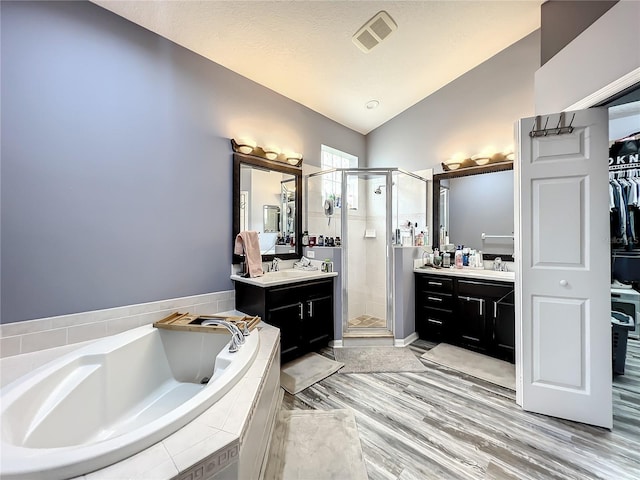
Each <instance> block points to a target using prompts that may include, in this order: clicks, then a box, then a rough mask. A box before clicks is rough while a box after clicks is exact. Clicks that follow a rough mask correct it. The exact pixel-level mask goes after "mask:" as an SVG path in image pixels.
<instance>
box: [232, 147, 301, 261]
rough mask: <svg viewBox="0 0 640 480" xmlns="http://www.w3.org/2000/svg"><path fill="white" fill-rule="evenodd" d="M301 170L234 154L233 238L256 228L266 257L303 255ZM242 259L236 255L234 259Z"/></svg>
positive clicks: (269, 258)
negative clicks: (300, 213) (301, 244)
mask: <svg viewBox="0 0 640 480" xmlns="http://www.w3.org/2000/svg"><path fill="white" fill-rule="evenodd" d="M301 192H302V170H301V169H300V168H296V167H290V166H288V165H285V164H282V163H280V162H272V161H270V160H267V159H263V158H259V157H255V156H252V155H243V154H241V153H234V154H233V239H232V244H231V245H232V246H231V248H232V249H233V245H234V244H235V239H236V235H237V234H238V233H239V232H240V231H241V230H255V231H257V232H258V237H259V239H260V253H261V254H262V260H263V261H265V262H266V261H270V260H272V259H273V257H278V258H282V259H295V258H300V256H301V255H302V250H301V246H300V240H301V228H302V218H301V217H300V215H299V214H298V212H301V211H302V209H301V206H302V199H301ZM240 261H242V257H241V256H240V255H235V254H234V255H233V262H234V263H238V262H240Z"/></svg>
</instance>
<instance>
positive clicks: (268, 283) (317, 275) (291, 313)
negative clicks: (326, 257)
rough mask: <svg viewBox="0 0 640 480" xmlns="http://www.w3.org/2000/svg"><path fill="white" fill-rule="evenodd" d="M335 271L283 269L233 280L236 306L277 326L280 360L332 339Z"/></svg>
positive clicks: (326, 343)
mask: <svg viewBox="0 0 640 480" xmlns="http://www.w3.org/2000/svg"><path fill="white" fill-rule="evenodd" d="M336 275H337V273H335V272H296V271H294V270H283V271H280V272H272V273H267V274H265V275H264V276H263V277H257V278H243V277H239V276H238V275H232V276H231V279H232V280H234V282H235V291H236V309H237V310H239V311H241V312H244V313H247V314H248V315H259V316H260V317H262V320H263V321H264V322H266V323H268V324H270V325H273V326H275V327H278V328H279V329H280V346H281V357H280V358H281V362H282V363H283V364H284V363H286V362H289V361H291V360H293V359H295V358H298V357H300V356H302V355H304V354H306V353H309V352H313V351H316V350H318V349H320V348H322V347H325V346H327V345H328V344H329V342H330V341H331V340H333V334H334V332H333V277H334V276H336Z"/></svg>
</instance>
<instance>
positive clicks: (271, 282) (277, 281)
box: [229, 268, 338, 288]
mask: <svg viewBox="0 0 640 480" xmlns="http://www.w3.org/2000/svg"><path fill="white" fill-rule="evenodd" d="M337 276H338V272H323V271H321V270H297V269H294V268H289V269H286V270H280V271H278V272H267V273H265V274H264V275H262V276H261V277H253V278H250V277H241V276H240V275H236V274H232V275H231V276H230V277H229V278H231V280H233V281H234V282H242V283H248V284H250V285H255V286H257V287H263V288H266V287H274V286H276V285H286V284H288V283H298V282H307V281H309V280H317V279H320V278H330V277H337Z"/></svg>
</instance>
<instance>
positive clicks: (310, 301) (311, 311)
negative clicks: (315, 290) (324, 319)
mask: <svg viewBox="0 0 640 480" xmlns="http://www.w3.org/2000/svg"><path fill="white" fill-rule="evenodd" d="M309 316H310V317H313V301H312V300H309Z"/></svg>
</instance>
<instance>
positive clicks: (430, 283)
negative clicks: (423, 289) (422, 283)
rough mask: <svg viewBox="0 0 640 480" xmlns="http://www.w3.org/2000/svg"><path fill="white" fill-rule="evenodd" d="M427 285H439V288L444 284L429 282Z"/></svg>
mask: <svg viewBox="0 0 640 480" xmlns="http://www.w3.org/2000/svg"><path fill="white" fill-rule="evenodd" d="M427 284H428V285H437V286H438V287H441V286H442V282H431V281H429V282H427Z"/></svg>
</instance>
